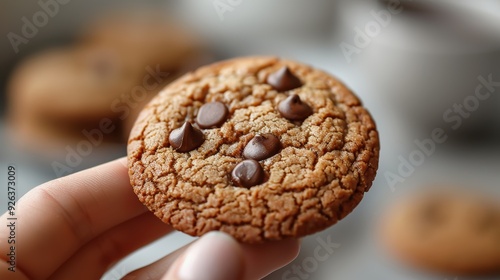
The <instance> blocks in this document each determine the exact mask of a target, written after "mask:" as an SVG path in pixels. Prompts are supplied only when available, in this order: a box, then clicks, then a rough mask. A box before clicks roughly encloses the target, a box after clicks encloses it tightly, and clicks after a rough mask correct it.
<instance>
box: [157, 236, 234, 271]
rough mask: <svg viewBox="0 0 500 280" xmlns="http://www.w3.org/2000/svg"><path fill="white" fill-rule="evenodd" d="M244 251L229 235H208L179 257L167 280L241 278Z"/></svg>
mask: <svg viewBox="0 0 500 280" xmlns="http://www.w3.org/2000/svg"><path fill="white" fill-rule="evenodd" d="M243 274H244V261H243V250H242V249H241V246H240V244H239V243H238V242H237V241H236V240H235V239H234V238H233V237H231V236H230V235H228V234H226V233H222V232H218V231H214V232H209V233H207V234H205V235H204V236H202V237H200V238H199V239H198V240H197V241H196V242H194V243H193V244H192V245H191V246H189V248H188V249H187V250H186V252H185V253H184V254H183V255H182V256H181V257H179V259H177V260H176V261H175V263H174V264H173V265H172V267H171V269H170V270H169V271H168V272H167V275H166V277H165V278H164V279H178V280H191V279H193V280H194V279H207V280H211V279H214V280H226V279H227V280H229V279H242V276H243Z"/></svg>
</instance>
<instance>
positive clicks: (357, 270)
mask: <svg viewBox="0 0 500 280" xmlns="http://www.w3.org/2000/svg"><path fill="white" fill-rule="evenodd" d="M353 2H355V3H353ZM0 11H1V12H0V14H1V15H2V16H1V17H0V18H1V21H2V23H1V24H0V34H3V36H4V37H3V39H2V40H0V65H1V66H2V67H0V96H1V109H0V110H1V111H0V112H1V115H0V116H1V117H0V139H1V140H0V143H1V145H0V166H1V168H3V169H2V170H6V169H7V166H8V165H10V164H14V165H16V167H17V169H18V189H17V191H18V197H20V196H21V195H22V194H24V193H26V192H27V191H28V190H30V189H31V188H33V187H35V186H36V185H38V184H40V183H43V182H46V181H48V180H51V179H54V178H57V177H60V176H64V175H66V174H70V173H73V172H76V171H78V170H82V169H85V168H88V167H90V166H94V165H96V164H99V163H102V162H106V161H108V160H111V159H114V158H117V157H120V156H124V155H125V154H126V139H127V136H128V131H129V129H130V127H131V125H132V124H133V121H134V119H135V117H136V116H137V113H138V112H139V111H140V108H141V106H143V105H144V104H145V103H147V101H148V100H149V99H150V98H151V97H152V96H154V95H155V94H156V93H157V92H158V91H159V90H160V89H161V88H162V87H163V86H164V85H166V84H168V83H169V82H171V81H172V80H173V79H175V78H176V77H178V76H179V75H181V74H183V73H185V72H186V71H189V70H192V69H194V68H196V67H197V66H200V65H203V64H207V63H210V62H212V61H217V60H221V59H226V58H231V57H235V56H245V55H260V54H263V55H277V56H281V57H284V58H289V59H294V60H298V61H302V62H304V63H307V64H310V65H313V66H315V67H317V68H320V69H323V70H325V71H327V72H329V73H331V74H333V75H335V76H336V77H338V78H339V79H340V80H342V81H343V82H344V83H345V84H346V85H347V86H348V87H349V88H351V89H352V90H353V91H354V92H355V93H356V94H357V95H358V96H359V97H360V98H361V99H362V100H363V102H364V105H365V106H366V107H367V108H368V110H370V112H371V113H372V115H373V117H374V119H375V120H376V123H377V126H378V129H379V132H380V137H381V157H380V167H379V171H378V175H377V178H376V180H375V182H374V184H373V187H372V189H371V190H370V192H368V193H367V194H366V196H365V198H364V200H363V201H362V202H361V204H360V205H359V206H358V207H357V208H356V209H355V211H353V213H352V214H350V215H349V216H348V217H346V218H345V219H344V220H343V221H341V222H339V223H338V224H337V225H335V226H333V227H331V228H330V229H328V230H326V231H323V232H321V233H318V234H316V235H313V236H310V237H307V238H305V239H304V240H303V248H302V252H301V253H300V255H299V257H298V258H297V259H296V260H295V261H294V262H293V263H292V264H290V265H289V266H287V267H284V268H283V269H281V270H279V271H277V272H275V273H273V274H271V275H269V276H268V277H266V279H460V280H462V279H479V278H478V277H476V276H475V277H466V276H463V275H455V274H450V273H447V272H446V271H444V272H443V271H440V272H436V271H428V270H424V269H421V268H419V267H417V266H414V265H412V264H411V263H406V262H404V261H402V260H399V259H397V258H395V257H394V256H392V255H391V254H390V253H388V252H387V250H386V248H385V247H384V244H383V243H381V242H380V238H379V236H378V229H379V227H380V221H381V220H382V219H383V218H382V217H383V216H384V211H387V210H386V208H387V207H389V206H391V205H392V204H393V203H395V202H396V201H398V200H400V199H402V198H404V197H408V196H411V195H412V194H413V193H414V192H426V191H428V190H429V189H434V188H436V187H435V186H446V187H448V188H451V189H453V188H457V189H469V190H471V189H472V190H473V191H474V192H477V193H479V194H483V195H484V196H489V197H490V198H492V199H493V200H494V201H496V202H500V175H499V172H498V171H499V170H500V144H499V143H500V114H499V108H500V1H496V0H478V1H466V0H441V1H430V0H421V1H416V0H415V1H403V0H402V1H384V0H380V1H375V0H372V1H366V0H365V1H346V0H310V1H303V0H274V1H265V0H252V1H249V0H239V1H236V0H232V1H229V0H210V1H195V0H184V1H158V0H157V1H153V0H148V1H140V2H139V1H130V0H127V1H123V0H121V1H118V0H107V1H95V0H90V1H81V0H41V1H39V2H38V1H33V2H30V3H27V2H19V1H2V2H1V3H0ZM146 77H149V78H148V83H145V82H144V80H145V79H146ZM436 135H440V136H436ZM422 143H425V144H422ZM4 173H5V172H2V174H1V175H0V176H1V178H2V180H3V182H5V181H6V174H4ZM0 199H1V200H0V206H1V208H0V209H4V210H5V209H6V205H7V202H6V198H5V196H4V195H3V194H2V195H1V196H0ZM4 210H2V211H4ZM409 222H411V221H409ZM191 240H193V239H192V238H191V237H188V236H186V235H183V234H180V233H175V234H173V235H170V236H168V237H165V238H163V239H161V240H159V241H158V242H157V243H155V244H152V245H151V246H148V247H146V248H144V249H141V250H140V251H138V252H137V253H135V254H133V255H132V256H130V257H129V258H127V259H125V260H124V261H122V262H120V263H118V264H117V265H116V266H115V267H114V268H113V269H112V270H110V271H109V272H108V273H107V274H106V275H104V276H103V279H118V278H120V277H121V276H123V275H125V274H126V273H128V272H129V271H131V270H133V269H136V268H138V267H140V266H142V265H145V264H147V263H149V262H151V261H154V260H156V259H158V258H160V257H162V256H163V255H165V254H166V253H168V252H169V251H170V250H174V249H176V248H178V247H181V246H183V245H184V244H186V243H187V242H189V241H191ZM318 240H331V241H332V242H334V243H336V244H339V245H340V247H338V248H336V249H335V250H334V252H333V253H332V254H329V257H328V258H327V259H326V260H324V261H318V260H315V259H313V258H312V256H313V255H314V254H313V252H314V250H315V248H316V247H318V246H320V245H321V241H318ZM464 242H468V241H467V240H464ZM294 267H295V268H297V267H299V268H301V269H302V273H301V274H296V273H295V272H294ZM294 277H296V278H294ZM499 277H500V275H492V276H486V277H484V278H481V279H499Z"/></svg>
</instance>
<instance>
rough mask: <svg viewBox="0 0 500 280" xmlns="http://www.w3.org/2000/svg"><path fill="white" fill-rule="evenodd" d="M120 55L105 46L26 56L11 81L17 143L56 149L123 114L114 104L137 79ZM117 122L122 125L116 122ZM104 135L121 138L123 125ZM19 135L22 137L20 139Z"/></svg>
mask: <svg viewBox="0 0 500 280" xmlns="http://www.w3.org/2000/svg"><path fill="white" fill-rule="evenodd" d="M135 76H136V74H135V73H134V71H133V69H129V68H128V67H126V66H125V65H123V64H122V63H121V61H120V60H119V58H117V57H116V56H114V55H113V54H111V53H109V52H107V51H105V50H102V49H91V50H90V49H86V48H59V49H51V50H46V51H44V52H40V53H38V54H36V55H34V56H32V57H29V58H27V59H26V60H25V61H24V62H23V63H21V64H20V65H19V66H18V67H17V69H16V70H15V71H14V73H13V74H12V76H11V79H10V83H9V86H8V90H7V91H8V93H7V94H8V108H7V110H8V112H7V114H8V116H7V117H8V122H9V124H10V125H11V126H12V129H13V131H14V136H15V137H16V139H15V142H17V143H18V144H19V143H20V144H22V143H23V142H27V143H26V144H28V143H29V146H30V147H32V148H35V150H36V149H38V146H40V148H43V149H45V148H52V149H54V150H57V149H58V148H60V147H64V146H65V145H68V144H72V143H74V142H75V140H77V139H81V138H82V137H83V135H82V130H83V129H84V128H94V127H95V128H98V127H99V126H100V123H101V122H103V120H104V121H106V119H107V120H109V121H113V120H114V119H116V118H117V116H118V113H117V112H114V110H113V108H112V107H111V104H112V103H113V102H114V101H115V100H118V99H119V98H120V96H121V95H122V94H124V93H125V92H126V91H127V90H128V89H129V88H131V86H132V85H133V82H134V80H135ZM113 125H114V126H115V127H116V126H119V124H113ZM114 130H115V131H114V132H113V133H106V134H105V136H106V137H105V138H106V139H109V140H117V139H118V137H117V135H118V134H119V132H118V131H119V129H118V128H117V129H114ZM17 136H19V138H17Z"/></svg>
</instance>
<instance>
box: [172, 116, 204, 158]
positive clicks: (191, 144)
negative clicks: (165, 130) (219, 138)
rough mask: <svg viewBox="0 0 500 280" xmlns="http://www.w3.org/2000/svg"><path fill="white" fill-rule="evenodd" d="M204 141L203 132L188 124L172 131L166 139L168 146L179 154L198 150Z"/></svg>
mask: <svg viewBox="0 0 500 280" xmlns="http://www.w3.org/2000/svg"><path fill="white" fill-rule="evenodd" d="M204 140H205V139H204V137H203V132H201V131H200V130H199V129H197V128H196V127H193V126H192V125H191V123H189V122H185V123H184V124H183V125H182V126H181V127H180V128H177V129H174V130H172V132H171V133H170V136H169V137H168V142H169V143H170V145H172V147H173V148H174V149H175V150H176V151H178V152H181V153H185V152H189V151H192V150H194V149H196V148H198V147H199V146H201V144H203V141H204Z"/></svg>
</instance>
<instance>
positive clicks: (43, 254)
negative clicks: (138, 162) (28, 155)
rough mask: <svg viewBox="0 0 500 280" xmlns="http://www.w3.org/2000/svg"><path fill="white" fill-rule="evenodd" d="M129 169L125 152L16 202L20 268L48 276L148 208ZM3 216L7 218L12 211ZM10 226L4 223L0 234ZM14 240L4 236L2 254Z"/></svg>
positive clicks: (34, 275) (29, 273)
mask: <svg viewBox="0 0 500 280" xmlns="http://www.w3.org/2000/svg"><path fill="white" fill-rule="evenodd" d="M127 170H128V169H127V167H126V159H125V158H121V159H118V160H115V161H112V162H109V163H105V164H103V165H100V166H97V167H94V168H90V169H87V170H84V171H81V172H79V173H75V174H73V175H69V176H66V177H63V178H60V179H57V180H54V181H50V182H48V183H45V184H42V185H40V186H38V187H36V188H34V189H33V190H31V191H30V192H28V193H27V194H26V195H25V196H23V197H22V198H21V199H20V200H19V202H18V203H17V205H16V217H17V220H16V241H15V242H16V243H15V249H16V255H17V256H19V258H18V259H17V264H16V266H17V270H20V271H22V272H23V273H24V274H25V275H26V276H27V277H28V278H30V279H32V278H47V277H48V276H50V275H51V274H52V273H53V272H54V271H55V270H56V269H57V268H58V267H59V266H60V265H61V264H62V263H63V262H64V261H65V260H67V259H68V258H69V257H70V256H71V255H72V254H73V253H74V252H75V251H77V250H78V249H79V248H80V247H81V246H83V245H84V244H85V243H87V242H88V241H89V240H91V239H92V238H94V237H96V236H98V235H99V234H101V233H102V232H104V231H106V230H107V229H110V228H112V227H113V226H115V225H118V224H120V223H122V222H124V221H127V220H129V219H132V218H134V217H136V216H138V215H140V214H142V213H144V212H146V211H147V209H146V208H145V207H144V206H143V205H142V204H141V203H140V202H139V200H138V199H137V197H136V196H135V195H134V193H133V191H132V187H131V186H130V182H129V177H128V174H127ZM0 220H1V222H0V223H1V224H5V223H6V222H7V215H6V214H4V215H2V217H1V218H0ZM8 231H9V228H8V227H5V226H4V227H0V236H8V235H9V232H8ZM2 239H3V238H2ZM9 246H10V245H9V244H7V242H1V244H0V255H1V256H3V257H2V258H5V256H6V254H7V253H8V252H9V248H8V247H9Z"/></svg>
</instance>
